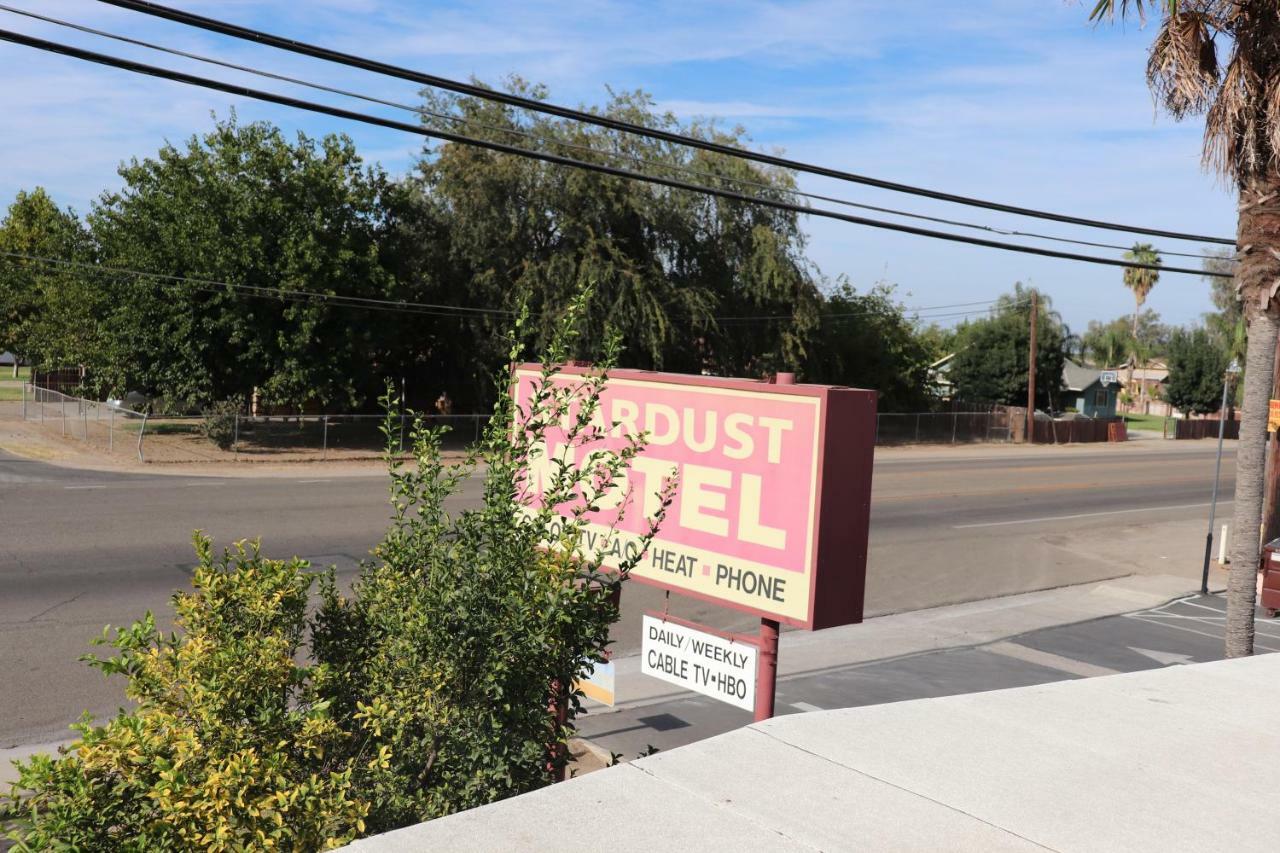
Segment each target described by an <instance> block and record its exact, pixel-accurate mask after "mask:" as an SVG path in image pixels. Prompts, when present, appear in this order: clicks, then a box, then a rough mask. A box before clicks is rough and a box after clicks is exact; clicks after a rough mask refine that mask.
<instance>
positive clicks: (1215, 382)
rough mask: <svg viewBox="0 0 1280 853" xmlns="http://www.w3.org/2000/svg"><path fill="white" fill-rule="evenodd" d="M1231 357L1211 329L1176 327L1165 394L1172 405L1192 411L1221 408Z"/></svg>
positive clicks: (1170, 342)
mask: <svg viewBox="0 0 1280 853" xmlns="http://www.w3.org/2000/svg"><path fill="white" fill-rule="evenodd" d="M1228 361H1229V358H1228V356H1227V354H1226V353H1225V352H1224V351H1223V349H1222V348H1221V347H1220V346H1218V345H1217V343H1216V342H1215V341H1214V339H1213V336H1212V335H1211V334H1210V333H1209V332H1208V331H1207V330H1205V329H1203V328H1196V329H1190V330H1187V329H1178V330H1176V331H1175V332H1174V333H1173V336H1172V337H1171V338H1170V339H1169V378H1168V380H1167V381H1166V382H1165V386H1164V398H1165V399H1166V400H1168V401H1169V404H1170V405H1171V406H1174V407H1175V408H1178V409H1181V410H1182V411H1184V412H1190V413H1192V414H1197V415H1207V414H1208V413H1210V412H1216V411H1218V409H1219V408H1221V406H1222V380H1223V375H1224V374H1225V373H1226V371H1227V362H1228ZM1223 414H1225V413H1223Z"/></svg>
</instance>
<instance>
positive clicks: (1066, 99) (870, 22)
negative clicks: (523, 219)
mask: <svg viewBox="0 0 1280 853" xmlns="http://www.w3.org/2000/svg"><path fill="white" fill-rule="evenodd" d="M6 2H7V3H8V4H9V5H13V6H20V7H22V8H26V9H30V10H33V11H38V12H41V13H44V14H46V15H51V16H54V17H61V18H65V19H70V20H74V21H76V22H79V23H82V24H87V25H91V26H95V27H98V28H101V29H107V30H112V31H115V32H119V33H123V34H127V35H132V36H135V37H138V38H145V39H149V40H156V41H163V42H164V43H166V44H170V45H172V46H176V47H181V48H184V49H187V50H191V51H194V52H198V53H212V54H214V55H217V56H219V57H221V58H224V59H229V60H232V61H237V62H241V63H244V64H249V65H254V66H257V67H263V68H269V69H271V70H276V71H281V72H284V73H289V74H293V75H295V76H301V77H307V78H309V79H313V80H317V81H320V82H326V83H330V84H334V85H340V86H345V87H349V88H358V89H359V90H361V91H365V92H369V93H372V94H378V95H380V96H383V97H388V98H391V99H407V100H410V101H412V100H413V99H414V95H415V87H414V86H413V85H412V84H409V83H404V82H400V81H395V80H389V79H385V78H379V77H374V76H372V75H367V74H363V73H360V72H356V71H352V70H349V69H342V68H338V67H335V66H329V65H325V64H323V63H320V62H315V61H312V60H308V59H305V58H302V57H295V56H291V55H287V54H282V53H278V52H273V51H270V50H267V49H264V48H259V47H255V46H252V45H247V44H244V43H240V42H236V41H233V40H229V39H225V38H221V37H218V36H215V35H212V34H207V33H202V32H198V31H193V30H188V29H185V28H183V27H180V26H178V25H175V24H169V23H166V22H163V21H158V20H154V19H151V18H147V17H145V16H139V15H136V14H133V13H130V12H125V11H122V10H119V9H115V8H113V7H109V6H106V5H104V4H100V3H96V2H91V0H6ZM170 5H173V6H177V7H180V8H183V9H188V10H191V11H195V12H200V13H203V14H209V15H214V16H217V17H221V18H225V19H229V20H233V21H236V22H240V23H245V24H248V25H251V26H256V27H260V28H263V29H268V30H271V31H273V32H277V33H280V34H283V35H290V36H294V37H298V38H302V39H305V40H309V41H315V42H319V43H321V44H325V45H328V46H332V47H336V48H339V49H343V50H346V51H350V52H354V53H361V54H364V55H368V56H372V57H375V58H378V59H383V60H386V61H389V62H393V63H397V64H402V65H408V66H410V67H414V68H418V69H421V70H423V71H428V72H432V73H437V74H441V75H444V76H450V77H455V78H458V77H461V78H465V77H468V76H471V75H474V76H476V77H478V78H480V79H482V80H484V81H486V82H490V83H496V82H498V81H499V80H500V79H501V78H502V77H504V76H505V75H507V74H513V73H514V74H518V75H520V76H522V77H525V78H526V79H529V80H534V81H539V82H543V83H546V84H547V85H549V86H550V87H551V91H552V96H553V100H556V101H558V102H562V103H571V104H585V103H598V102H600V101H602V100H603V99H604V98H605V97H606V88H605V87H606V86H611V87H613V88H614V89H627V90H629V89H644V90H646V91H648V92H650V93H651V94H652V95H653V96H654V97H655V98H656V99H657V101H658V104H659V105H660V106H661V107H663V108H665V109H670V110H672V111H673V112H675V113H676V114H678V115H680V116H682V117H685V118H693V117H717V118H719V119H721V120H723V121H725V122H728V123H731V124H741V125H743V126H744V127H746V128H747V129H748V131H749V132H750V134H751V137H752V139H753V142H754V144H755V145H757V146H758V147H761V148H763V149H767V150H780V151H784V152H785V153H786V154H788V155H789V156H793V157H795V158H798V159H802V160H809V161H813V162H819V163H822V164H827V165H831V166H835V167H839V168H843V169H847V170H849V171H853V172H858V173H862V174H868V175H874V176H877V177H882V178H887V179H890V180H895V181H900V182H904V183H913V184H921V185H927V186H932V187H936V188H939V189H943V190H946V191H950V192H954V193H960V194H965V195H972V196H980V197H984V198H990V199H996V200H1000V201H1005V202H1009V203H1013V204H1018V205H1023V206H1027V207H1039V208H1046V209H1051V210H1055V211H1061V212H1065V213H1071V214H1076V215H1082V216H1089V217H1092V218H1097V219H1109V220H1113V221H1121V222H1127V223H1135V224H1145V225H1152V226H1156V227H1160V228H1164V229H1169V230H1178V231H1187V232H1192V233H1201V234H1214V235H1222V236H1231V235H1233V234H1234V231H1235V222H1234V214H1233V202H1232V193H1231V192H1230V190H1229V188H1228V187H1227V186H1225V185H1224V184H1223V183H1222V182H1221V181H1219V180H1218V179H1217V178H1215V177H1213V176H1211V175H1207V174H1205V173H1203V172H1202V171H1201V170H1200V166H1199V156H1200V142H1201V133H1200V131H1201V128H1200V124H1199V122H1198V121H1196V120H1192V121H1188V122H1185V123H1183V124H1177V123H1175V122H1173V121H1172V120H1171V119H1169V118H1168V117H1166V116H1163V115H1161V114H1160V113H1159V112H1158V111H1157V110H1156V109H1155V106H1154V104H1153V102H1152V99H1151V96H1150V94H1149V93H1148V91H1147V89H1146V85H1145V82H1144V80H1143V71H1144V68H1145V63H1146V51H1147V47H1148V45H1149V43H1150V40H1151V37H1152V28H1151V27H1150V26H1148V27H1147V28H1142V27H1140V26H1138V25H1137V24H1134V23H1130V24H1129V25H1127V26H1124V27H1120V26H1116V27H1100V28H1095V27H1093V26H1090V25H1089V24H1088V23H1087V21H1086V17H1087V8H1086V6H1085V5H1082V4H1080V3H1074V2H1063V0H973V2H970V3H940V2H936V0H935V1H934V2H925V0H862V1H861V2H843V3H842V2H831V1H830V0H808V1H807V2H751V0H747V2H689V1H688V0H686V2H670V1H669V0H652V1H651V2H643V3H642V2H622V0H615V2H579V3H564V2H546V0H527V2H519V3H516V2H498V0H480V2H470V3H434V2H433V3H427V2H410V0H308V2H305V3H304V2H287V1H286V0H218V2H190V0H187V1H186V2H183V0H170ZM0 19H3V21H4V22H3V24H0V26H3V27H4V28H6V29H10V30H16V31H19V32H24V33H29V34H32V35H38V36H42V37H45V38H50V39H56V40H59V41H64V42H70V43H74V44H77V45H82V46H86V47H91V48H93V49H97V50H102V51H105V52H110V53H114V54H117V55H124V56H129V57H132V58H137V59H140V60H142V61H146V62H151V63H153V64H161V65H166V66H169V67H175V68H184V69H189V70H191V71H193V73H198V74H203V75H206V76H212V75H213V73H214V72H213V71H211V69H209V68H208V67H207V66H201V65H199V64H197V63H188V62H185V61H181V60H177V59H174V58H172V57H163V56H159V57H158V56H156V55H154V54H148V53H147V52H145V51H143V50H141V49H133V48H128V47H126V46H122V45H118V44H114V43H104V42H102V41H100V40H97V39H93V38H91V37H88V36H83V35H79V34H75V33H70V32H68V31H65V30H62V29H59V28H56V27H52V26H49V25H45V24H41V23H38V22H32V21H28V20H25V19H21V18H17V17H15V16H13V15H11V14H9V13H5V12H0ZM0 73H2V75H3V77H2V79H4V81H5V85H4V86H3V87H0V199H3V200H5V203H7V200H8V199H11V198H12V196H13V194H14V193H15V192H17V191H18V190H19V189H23V188H31V187H33V186H35V185H43V186H45V187H46V188H48V189H49V191H50V192H52V193H53V194H54V196H55V197H56V198H57V199H58V200H59V201H60V202H61V203H63V204H67V205H71V206H73V207H75V208H76V209H77V210H79V211H82V212H83V211H86V210H87V209H88V208H89V206H90V202H91V200H92V199H93V198H95V197H96V196H97V195H98V194H99V193H100V192H102V191H103V190H104V189H108V188H114V187H116V186H118V184H119V179H118V177H117V176H116V174H115V170H116V167H117V165H118V164H119V162H120V161H121V160H124V159H126V158H129V157H131V156H145V155H150V154H152V153H154V152H155V151H156V149H157V148H158V147H159V146H160V145H161V144H163V142H164V141H165V140H166V139H167V140H173V141H180V140H183V139H185V138H187V137H189V136H190V135H191V134H193V133H200V132H203V131H204V130H206V129H208V128H209V126H210V124H211V121H212V120H211V118H210V113H216V114H217V115H218V116H225V115H227V114H228V113H229V112H230V110H231V109H232V108H234V109H235V110H236V111H237V112H238V114H239V116H240V117H241V118H242V119H244V120H253V119H260V118H261V119H269V120H271V121H273V122H275V123H277V124H279V125H280V126H282V127H284V128H286V129H287V130H291V131H292V130H303V131H306V132H308V133H310V134H323V133H326V132H334V131H340V132H344V133H347V134H348V135H350V136H351V137H352V138H353V139H355V141H356V143H357V145H358V146H359V148H360V150H361V151H362V153H363V154H364V156H365V157H366V158H367V159H370V160H377V161H379V162H381V163H382V164H383V165H384V166H385V167H386V168H387V169H389V170H390V171H392V172H395V173H399V172H404V171H406V170H407V169H408V168H410V166H411V163H412V161H413V158H414V156H415V155H416V153H417V151H418V150H419V148H420V144H421V140H420V139H419V138H417V137H413V136H407V135H404V134H400V133H396V132H392V131H382V130H379V129H376V128H370V127H367V126H362V125H355V124H346V123H343V122H340V121H337V120H334V119H329V118H327V117H323V116H315V115H311V114H306V113H298V112H295V111H292V110H289V109H286V108H283V107H275V106H272V105H267V104H259V103H255V102H252V101H247V100H244V99H240V98H234V97H229V96H223V95H220V94H217V93H212V92H206V91H203V90H196V89H191V88H187V87H184V86H182V85H180V84H177V83H170V82H167V81H160V80H152V79H150V78H145V77H139V76H135V75H130V74H128V73H126V72H122V71H115V70H111V69H104V68H100V67H97V66H91V65H86V64H83V63H79V62H77V61H76V60H72V59H67V58H63V57H57V56H50V55H45V54H42V53H38V52H36V51H33V50H31V49H28V48H23V47H19V46H15V45H10V44H0ZM218 76H222V77H224V78H238V79H245V80H246V82H249V84H250V85H254V86H257V87H259V88H275V89H277V90H281V91H289V90H290V87H288V86H284V85H278V84H277V85H273V86H267V85H264V83H263V82H262V81H260V80H256V79H254V78H251V77H243V78H242V77H240V76H239V75H235V74H232V73H230V72H218ZM299 94H301V95H302V96H303V97H308V98H314V97H315V96H314V93H307V92H305V90H303V92H300V93H299ZM322 99H323V100H327V101H332V102H338V101H339V100H340V99H337V98H329V97H326V98H322ZM356 108H357V109H366V108H365V107H363V106H359V105H357V106H356ZM801 186H802V187H803V188H805V189H809V190H812V191H815V192H823V193H829V194H833V195H840V196H842V197H846V198H850V199H854V200H857V201H863V202H867V203H871V204H879V205H884V206H889V207H899V208H907V209H910V210H914V211H917V212H922V213H930V214H936V215H942V216H948V217H952V218H959V219H965V220H968V221H973V222H980V223H983V224H987V225H993V226H998V227H1013V228H1020V229H1022V230H1032V231H1039V232H1043V233H1055V234H1061V235H1063V236H1072V237H1083V238H1084V239H1093V240H1100V241H1102V242H1116V243H1129V242H1131V241H1132V239H1134V238H1132V237H1131V236H1129V235H1125V234H1119V233H1109V232H1101V231H1082V230H1080V229H1074V228H1069V227H1067V226H1062V225H1057V224H1054V223H1046V222H1038V221H1035V220H1026V219H1018V218H1015V217H1011V216H1007V215H1002V214H996V213H992V212H988V211H982V210H975V209H969V208H961V207H956V206H952V205H943V204H938V203H932V202H928V201H926V200H924V199H920V198H914V197H910V196H900V195H895V194H892V193H887V192H882V191H877V190H873V189H871V188H867V187H862V186H857V185H851V184H839V183H835V182H831V181H827V180H823V179H817V178H810V177H802V179H801ZM806 227H807V231H808V233H809V236H810V244H809V254H810V257H811V258H812V259H813V260H814V261H815V262H816V263H817V265H818V266H819V268H820V269H821V271H822V272H823V273H824V274H825V275H827V276H830V277H832V278H834V277H835V276H837V275H842V274H843V275H847V276H848V277H849V278H850V279H851V280H852V281H853V283H854V284H855V285H856V286H858V287H859V288H860V289H862V288H865V287H868V286H870V285H872V284H874V283H875V282H876V281H879V280H885V281H890V282H894V283H896V284H897V286H898V289H899V290H898V292H899V295H900V296H901V298H902V300H903V301H904V302H906V303H907V304H908V305H911V306H937V305H951V304H956V303H966V302H973V301H976V300H982V299H990V298H994V297H995V296H997V295H999V294H1000V293H1002V292H1005V291H1007V290H1008V289H1009V288H1010V287H1011V286H1012V284H1013V282H1014V281H1017V280H1022V281H1030V282H1032V283H1034V284H1035V285H1036V286H1037V287H1039V288H1041V289H1042V290H1044V291H1045V292H1047V293H1049V294H1050V295H1051V297H1052V299H1053V302H1054V306H1055V307H1056V308H1057V309H1058V310H1059V311H1060V312H1061V313H1062V315H1063V316H1064V318H1065V319H1066V320H1067V322H1068V323H1069V324H1070V325H1071V326H1072V327H1073V328H1075V329H1079V330H1083V328H1084V326H1085V325H1086V324H1087V322H1088V321H1089V320H1090V319H1109V318H1112V317H1116V316H1119V315H1121V314H1124V313H1126V312H1128V311H1131V310H1132V301H1131V298H1130V296H1129V293H1128V291H1126V290H1125V289H1124V288H1123V286H1122V285H1121V283H1120V270H1119V269H1116V268H1109V267H1094V266H1088V265H1083V264H1076V263H1071V262H1067V261H1060V260H1051V259H1045V258H1036V257H1032V256H1027V255H1018V254H1010V253H1005V252H997V251H993V250H987V249H979V248H974V247H967V246H961V245H955V244H949V243H941V242H937V241H931V240H925V239H921V238H918V237H911V236H906V235H897V234H891V233H888V232H884V231H879V230H871V229H866V228H861V227H858V226H852V225H848V224H843V223H837V222H832V221H826V220H821V219H810V220H809V221H808V222H807V225H806ZM1154 242H1156V243H1157V244H1158V245H1163V246H1167V247H1168V248H1170V249H1177V250H1180V251H1193V252H1194V251H1198V250H1199V249H1200V248H1201V247H1200V246H1198V245H1196V244H1193V243H1183V244H1176V243H1171V242H1169V241H1159V240H1157V241H1154ZM1097 251H1099V252H1100V253H1101V252H1104V251H1105V250H1097ZM1182 260H1185V261H1186V265H1190V266H1196V265H1197V264H1196V262H1195V261H1194V260H1190V259H1182ZM1172 261H1173V259H1170V262H1172ZM1148 305H1149V307H1152V308H1154V309H1155V310H1157V311H1159V312H1160V314H1161V315H1162V317H1163V318H1164V319H1165V321H1166V322H1175V323H1186V322H1192V321H1195V320H1196V319H1198V317H1199V315H1200V314H1201V313H1202V312H1204V311H1206V310H1209V307H1210V305H1209V299H1208V285H1207V284H1205V283H1204V282H1203V281H1202V280H1201V279H1199V278H1197V277H1189V276H1181V275H1173V274H1166V275H1165V276H1164V277H1163V278H1162V279H1161V281H1160V283H1159V285H1157V287H1156V288H1155V290H1154V291H1153V293H1152V295H1151V296H1150V298H1149V300H1148ZM947 322H951V320H948V321H947Z"/></svg>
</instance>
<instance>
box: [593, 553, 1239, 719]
mask: <svg viewBox="0 0 1280 853" xmlns="http://www.w3.org/2000/svg"><path fill="white" fill-rule="evenodd" d="M1213 581H1214V585H1220V584H1218V579H1217V578H1214V579H1213ZM1196 586H1197V584H1196V583H1195V582H1194V581H1191V580H1189V579H1187V578H1184V577H1175V576H1172V575H1132V576H1128V577H1121V578H1115V579H1113V580H1108V581H1103V582H1100V583H1089V584H1080V585H1077V586H1068V587H1061V588H1058V589H1050V590H1044V591H1041V592H1031V593H1023V594H1021V595H1009V596H1004V597H1001V598H992V599H986V600H983V601H972V602H967V603H965V604H954V605H948V606H946V607H934V608H930V609H927V610H914V611H910V612H906V613H895V614H891V615H888V616H880V617H876V618H874V619H868V620H866V621H865V622H863V623H862V624H860V625H846V626H843V627H840V628H829V629H827V630H825V631H786V632H784V633H783V634H782V637H781V638H780V640H779V650H778V678H779V681H780V682H782V681H785V680H787V679H788V678H795V677H799V676H803V675H806V674H809V673H812V672H816V671H821V670H824V669H830V668H834V667H840V666H849V665H852V664H859V663H866V662H868V661H882V660H887V659H892V658H897V657H905V656H908V655H915V654H921V653H924V652H934V651H941V650H944V649H954V648H964V647H968V646H977V645H982V644H985V643H993V642H996V641H998V640H1004V639H1008V638H1010V637H1016V636H1018V635H1020V634H1025V633H1028V632H1031V631H1037V630H1040V629H1043V628H1052V627H1057V626H1061V625H1071V624H1075V623H1079V622H1087V621H1089V620H1093V619H1101V618H1104V617H1107V616H1118V615H1120V614H1122V613H1129V612H1132V611H1135V610H1143V609H1145V608H1149V607H1156V606H1158V605H1161V604H1164V603H1165V602H1167V601H1170V600H1171V599H1174V598H1177V597H1178V596H1181V595H1186V594H1188V593H1191V592H1193V591H1194V590H1195V588H1196ZM614 665H615V679H616V695H617V697H618V702H617V705H615V706H614V707H613V708H606V707H604V706H602V705H598V704H596V703H592V702H589V705H588V706H589V708H590V715H591V717H599V716H602V715H606V714H609V713H611V712H614V711H620V710H624V709H628V708H635V707H642V706H645V705H652V704H656V703H661V702H667V701H670V700H672V699H675V698H678V697H682V696H692V695H694V694H692V693H688V692H685V691H679V690H674V689H672V688H671V686H670V685H668V684H666V683H665V682H662V681H659V680H657V679H655V678H650V677H648V676H645V675H642V674H641V673H640V656H639V655H638V654H636V655H631V656H628V657H623V658H617V659H615V661H614Z"/></svg>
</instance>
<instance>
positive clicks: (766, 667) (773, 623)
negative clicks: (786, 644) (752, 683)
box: [755, 619, 779, 723]
mask: <svg viewBox="0 0 1280 853" xmlns="http://www.w3.org/2000/svg"><path fill="white" fill-rule="evenodd" d="M778 627H779V626H778V621H777V620H776V619H761V620H760V653H759V655H758V656H757V658H756V715H755V721H756V722H757V723H758V722H760V721H761V720H767V719H769V718H770V717H772V716H773V704H774V696H775V694H776V693H777V689H778Z"/></svg>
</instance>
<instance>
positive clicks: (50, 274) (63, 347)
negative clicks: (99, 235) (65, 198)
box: [0, 187, 103, 367]
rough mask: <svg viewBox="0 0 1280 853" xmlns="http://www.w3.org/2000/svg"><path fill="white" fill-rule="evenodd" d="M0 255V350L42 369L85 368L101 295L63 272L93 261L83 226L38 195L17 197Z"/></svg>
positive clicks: (2, 228)
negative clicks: (72, 265)
mask: <svg viewBox="0 0 1280 853" xmlns="http://www.w3.org/2000/svg"><path fill="white" fill-rule="evenodd" d="M0 253H3V254H0V350H9V351H11V352H13V353H14V354H15V355H17V356H18V357H19V358H20V359H21V360H23V361H27V362H29V363H30V362H39V363H40V365H41V366H43V367H72V366H79V365H82V364H84V362H85V360H86V359H87V358H88V357H89V354H90V353H91V352H92V351H93V350H94V348H95V342H96V340H97V337H98V334H99V324H98V312H97V310H96V309H97V307H98V306H99V305H100V304H101V303H102V301H103V295H102V293H101V292H100V291H99V290H97V289H96V288H95V287H94V284H96V283H95V282H91V281H86V280H85V277H84V276H83V274H81V273H79V272H77V271H75V270H74V269H72V268H69V267H67V266H64V265H62V264H64V263H66V262H71V263H77V262H79V261H86V260H90V259H91V256H92V246H91V244H90V240H89V235H88V233H87V232H86V230H85V228H84V225H83V223H82V222H81V221H80V218H79V217H78V216H76V214H75V212H74V211H71V210H62V209H59V207H58V206H57V204H55V203H54V201H53V199H52V198H50V197H49V195H48V193H46V192H45V191H44V190H43V189H40V188H38V187H37V188H36V189H35V190H32V191H31V192H19V193H18V195H17V197H16V198H15V199H14V201H13V204H11V205H10V206H9V210H8V212H7V213H6V215H5V217H4V219H3V220H2V221H0ZM42 259H43V260H42ZM60 262H61V263H60ZM15 364H16V363H15Z"/></svg>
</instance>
